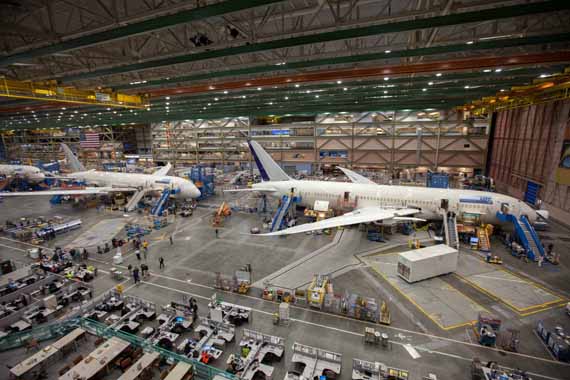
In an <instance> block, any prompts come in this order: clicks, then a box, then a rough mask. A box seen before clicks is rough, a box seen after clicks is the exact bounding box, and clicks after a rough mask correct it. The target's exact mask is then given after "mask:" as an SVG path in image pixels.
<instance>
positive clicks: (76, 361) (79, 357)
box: [72, 355, 83, 365]
mask: <svg viewBox="0 0 570 380" xmlns="http://www.w3.org/2000/svg"><path fill="white" fill-rule="evenodd" d="M82 360H83V355H79V356H78V357H76V358H75V359H73V361H72V363H73V365H78V364H79V363H81V361H82Z"/></svg>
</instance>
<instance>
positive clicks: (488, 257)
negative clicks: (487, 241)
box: [485, 252, 491, 263]
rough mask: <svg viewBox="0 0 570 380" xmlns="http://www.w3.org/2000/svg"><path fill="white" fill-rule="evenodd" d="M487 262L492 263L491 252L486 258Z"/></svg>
mask: <svg viewBox="0 0 570 380" xmlns="http://www.w3.org/2000/svg"><path fill="white" fill-rule="evenodd" d="M485 261H487V262H488V263H490V262H491V252H487V256H486V257H485Z"/></svg>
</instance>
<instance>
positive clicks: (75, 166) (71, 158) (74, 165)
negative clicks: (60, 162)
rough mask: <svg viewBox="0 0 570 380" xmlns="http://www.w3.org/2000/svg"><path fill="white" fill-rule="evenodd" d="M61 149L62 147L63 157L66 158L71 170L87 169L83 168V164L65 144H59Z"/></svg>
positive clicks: (82, 170)
mask: <svg viewBox="0 0 570 380" xmlns="http://www.w3.org/2000/svg"><path fill="white" fill-rule="evenodd" d="M61 149H63V152H64V153H65V157H66V158H67V163H68V164H69V166H70V167H71V170H73V172H84V171H86V170H87V169H85V166H83V164H82V163H81V162H79V160H78V159H77V157H75V155H74V154H73V152H72V151H71V149H69V147H68V146H67V145H65V144H61Z"/></svg>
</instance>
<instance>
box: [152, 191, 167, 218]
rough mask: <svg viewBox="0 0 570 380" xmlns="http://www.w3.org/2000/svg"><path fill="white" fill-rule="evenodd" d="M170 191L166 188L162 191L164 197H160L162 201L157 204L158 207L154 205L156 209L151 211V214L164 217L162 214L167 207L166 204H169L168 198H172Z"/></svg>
mask: <svg viewBox="0 0 570 380" xmlns="http://www.w3.org/2000/svg"><path fill="white" fill-rule="evenodd" d="M170 193H171V191H170V189H168V188H166V189H164V190H163V191H162V195H161V196H160V199H159V200H158V202H157V203H156V205H154V207H153V208H152V209H151V210H150V213H151V214H152V215H154V216H160V215H162V212H163V211H164V208H165V207H166V204H167V203H168V198H170Z"/></svg>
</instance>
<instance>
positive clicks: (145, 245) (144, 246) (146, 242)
mask: <svg viewBox="0 0 570 380" xmlns="http://www.w3.org/2000/svg"><path fill="white" fill-rule="evenodd" d="M142 246H143V249H144V250H145V251H147V250H148V241H146V240H143V243H142Z"/></svg>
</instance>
